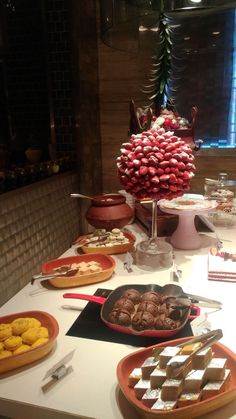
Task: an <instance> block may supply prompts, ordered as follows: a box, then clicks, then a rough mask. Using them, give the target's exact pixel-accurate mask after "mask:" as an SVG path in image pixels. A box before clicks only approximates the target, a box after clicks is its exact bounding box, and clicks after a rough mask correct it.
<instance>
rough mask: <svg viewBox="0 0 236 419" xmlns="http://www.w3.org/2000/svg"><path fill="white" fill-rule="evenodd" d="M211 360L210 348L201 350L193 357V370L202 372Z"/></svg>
mask: <svg viewBox="0 0 236 419" xmlns="http://www.w3.org/2000/svg"><path fill="white" fill-rule="evenodd" d="M211 359H212V350H211V348H206V349H203V350H202V351H200V352H198V353H197V354H195V355H194V356H193V360H192V364H193V369H194V370H203V369H204V368H206V366H207V364H208V363H209V362H210V360H211Z"/></svg>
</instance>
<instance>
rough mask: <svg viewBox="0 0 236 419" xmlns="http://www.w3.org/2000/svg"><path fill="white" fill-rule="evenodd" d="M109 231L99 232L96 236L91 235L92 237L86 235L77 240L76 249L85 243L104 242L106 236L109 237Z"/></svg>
mask: <svg viewBox="0 0 236 419" xmlns="http://www.w3.org/2000/svg"><path fill="white" fill-rule="evenodd" d="M109 235H110V233H103V234H100V235H98V236H92V237H88V238H86V239H81V241H80V240H79V241H77V242H76V245H77V249H79V248H80V247H83V246H86V245H87V244H90V243H93V244H100V243H101V244H102V243H104V242H106V240H107V238H108V237H109Z"/></svg>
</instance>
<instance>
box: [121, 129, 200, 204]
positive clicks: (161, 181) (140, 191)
mask: <svg viewBox="0 0 236 419" xmlns="http://www.w3.org/2000/svg"><path fill="white" fill-rule="evenodd" d="M193 161H194V156H193V154H192V149H191V148H190V147H189V146H188V145H187V144H186V143H185V141H184V140H182V139H180V138H178V137H177V136H175V135H174V134H173V132H171V131H165V129H164V128H160V129H157V130H155V129H150V130H148V131H144V132H142V133H141V134H136V135H135V134H133V135H131V137H130V140H129V142H126V143H123V144H122V148H121V155H120V156H119V157H118V158H117V168H118V177H119V179H120V182H121V183H122V185H123V186H124V188H125V190H126V191H127V192H128V193H130V194H131V195H133V196H135V197H136V198H137V199H144V198H150V199H153V200H159V199H163V198H164V199H173V198H176V197H178V196H182V195H183V194H184V193H185V191H187V190H189V189H190V181H191V179H192V177H193V176H194V172H195V170H196V168H195V166H194V164H193Z"/></svg>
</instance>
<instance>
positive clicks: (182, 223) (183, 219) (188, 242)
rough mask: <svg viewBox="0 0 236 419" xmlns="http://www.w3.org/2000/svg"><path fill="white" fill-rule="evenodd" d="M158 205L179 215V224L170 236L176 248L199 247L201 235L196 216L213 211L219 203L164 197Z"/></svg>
mask: <svg viewBox="0 0 236 419" xmlns="http://www.w3.org/2000/svg"><path fill="white" fill-rule="evenodd" d="M190 201H191V202H192V204H190ZM183 202H186V203H187V202H188V204H186V205H184V204H183ZM158 205H159V207H160V209H161V210H162V211H164V212H167V213H169V214H175V215H178V216H179V222H178V226H177V228H176V230H175V231H174V233H173V234H172V236H171V238H170V242H171V244H172V245H173V246H174V247H175V248H176V249H183V250H194V249H199V248H200V247H201V236H200V235H199V233H198V231H197V230H196V227H195V222H194V219H195V216H196V215H198V214H204V213H207V212H210V211H212V210H213V209H214V208H216V206H217V203H216V202H215V201H207V200H199V199H185V198H176V199H173V200H171V201H168V200H166V199H165V200H164V199H162V200H161V201H159V202H158Z"/></svg>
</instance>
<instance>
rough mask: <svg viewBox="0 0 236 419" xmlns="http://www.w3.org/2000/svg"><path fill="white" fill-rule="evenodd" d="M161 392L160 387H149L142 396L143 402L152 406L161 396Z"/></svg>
mask: <svg viewBox="0 0 236 419" xmlns="http://www.w3.org/2000/svg"><path fill="white" fill-rule="evenodd" d="M160 393H161V390H160V388H155V389H151V388H148V389H147V390H146V391H145V393H144V395H143V397H142V402H143V404H144V405H145V406H147V407H152V406H153V404H154V403H155V402H156V401H157V399H158V398H159V397H160Z"/></svg>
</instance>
